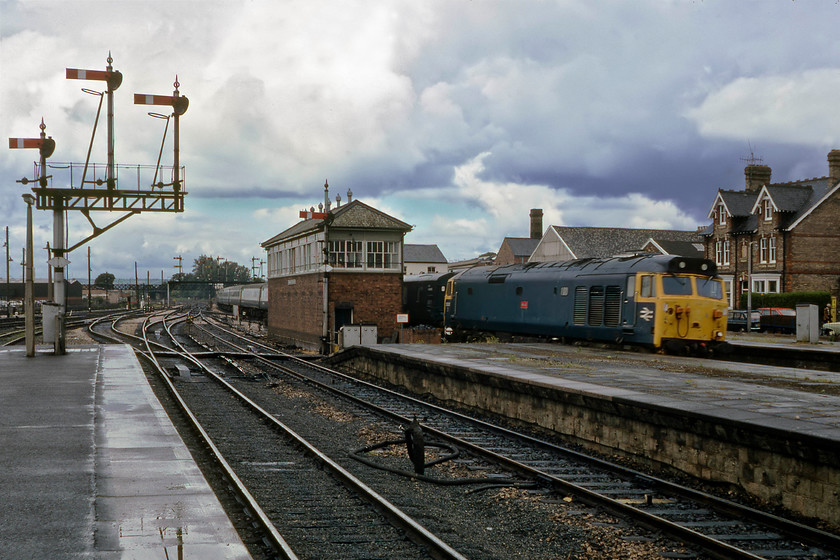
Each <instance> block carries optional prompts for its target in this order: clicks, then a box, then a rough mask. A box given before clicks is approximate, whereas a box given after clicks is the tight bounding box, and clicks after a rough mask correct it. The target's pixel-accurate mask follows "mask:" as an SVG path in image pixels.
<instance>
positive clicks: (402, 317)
mask: <svg viewBox="0 0 840 560" xmlns="http://www.w3.org/2000/svg"><path fill="white" fill-rule="evenodd" d="M397 323H400V324H403V323H408V313H397Z"/></svg>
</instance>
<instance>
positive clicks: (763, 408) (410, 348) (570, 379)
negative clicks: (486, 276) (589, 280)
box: [370, 343, 840, 445]
mask: <svg viewBox="0 0 840 560" xmlns="http://www.w3.org/2000/svg"><path fill="white" fill-rule="evenodd" d="M826 348H827V349H828V350H829V351H832V350H834V351H837V350H840V348H836V347H826ZM370 349H371V350H375V351H377V352H384V353H396V354H401V355H404V356H410V357H413V358H415V359H422V360H425V361H429V362H434V363H440V364H446V365H452V366H458V367H467V368H470V369H476V370H480V371H484V372H487V373H490V374H492V375H498V376H505V377H512V378H516V379H518V380H520V381H522V382H526V383H535V384H541V385H546V386H550V387H556V388H557V389H560V390H563V391H569V392H573V393H587V394H591V395H597V396H600V397H603V398H608V399H621V400H623V401H625V402H626V401H630V402H638V403H640V404H642V403H643V404H644V405H646V406H649V407H655V408H666V409H676V410H680V411H691V413H692V414H694V415H703V416H709V417H713V418H719V419H723V420H727V421H734V422H743V423H746V424H753V425H756V426H761V427H762V428H770V429H776V430H779V431H783V432H789V433H792V434H799V435H802V436H806V437H808V438H819V439H821V440H823V441H824V442H825V443H827V444H829V445H838V444H840V373H832V372H825V371H814V370H804V369H796V368H778V367H771V366H764V365H755V364H744V363H738V362H726V361H720V360H699V359H691V358H682V357H675V356H665V355H659V354H645V353H634V352H618V351H608V350H598V349H592V348H582V347H576V346H569V345H562V344H548V343H545V344H540V343H535V344H483V343H482V344H381V345H377V346H372V347H370Z"/></svg>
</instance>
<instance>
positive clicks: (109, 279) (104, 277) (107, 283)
mask: <svg viewBox="0 0 840 560" xmlns="http://www.w3.org/2000/svg"><path fill="white" fill-rule="evenodd" d="M114 280H115V278H114V275H113V274H111V273H110V272H103V273H102V274H100V275H99V276H97V277H96V280H94V281H93V286H94V287H95V288H102V289H103V290H113V289H114Z"/></svg>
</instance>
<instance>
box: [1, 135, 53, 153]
mask: <svg viewBox="0 0 840 560" xmlns="http://www.w3.org/2000/svg"><path fill="white" fill-rule="evenodd" d="M20 148H38V149H39V150H41V153H42V154H43V155H44V157H50V156H51V155H52V153H53V151H54V150H55V140H53V139H52V138H9V149H10V150H15V149H20Z"/></svg>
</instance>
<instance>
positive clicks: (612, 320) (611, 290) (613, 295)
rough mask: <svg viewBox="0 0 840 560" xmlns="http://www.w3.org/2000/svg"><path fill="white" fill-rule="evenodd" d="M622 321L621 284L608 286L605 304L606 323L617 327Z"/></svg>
mask: <svg viewBox="0 0 840 560" xmlns="http://www.w3.org/2000/svg"><path fill="white" fill-rule="evenodd" d="M620 322H621V286H607V297H606V301H605V306H604V324H605V325H606V326H608V327H617V326H618V324H619V323H620Z"/></svg>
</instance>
